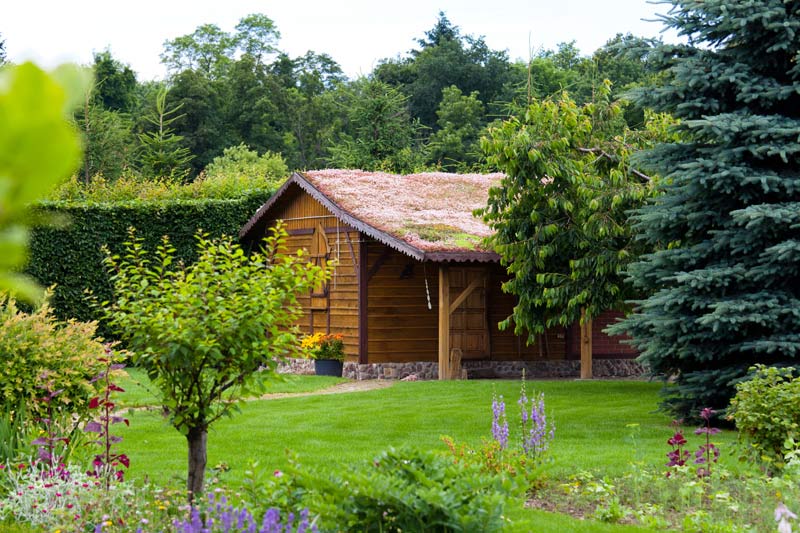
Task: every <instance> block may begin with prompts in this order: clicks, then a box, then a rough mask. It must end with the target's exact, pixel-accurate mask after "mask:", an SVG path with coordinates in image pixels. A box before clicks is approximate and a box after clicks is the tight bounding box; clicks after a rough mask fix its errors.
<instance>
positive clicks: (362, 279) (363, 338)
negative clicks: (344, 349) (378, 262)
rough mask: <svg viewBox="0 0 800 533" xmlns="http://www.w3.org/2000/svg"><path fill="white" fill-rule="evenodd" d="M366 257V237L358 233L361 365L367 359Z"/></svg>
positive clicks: (359, 352)
mask: <svg viewBox="0 0 800 533" xmlns="http://www.w3.org/2000/svg"><path fill="white" fill-rule="evenodd" d="M368 258H369V249H368V248H367V239H366V237H365V236H364V235H360V239H359V245H358V362H359V363H360V364H362V365H365V364H367V361H368V359H369V358H368V356H367V346H368V343H367V328H368V327H369V322H368V320H367V311H368V305H369V301H368V298H367V287H368V285H369V276H368V275H367V260H368Z"/></svg>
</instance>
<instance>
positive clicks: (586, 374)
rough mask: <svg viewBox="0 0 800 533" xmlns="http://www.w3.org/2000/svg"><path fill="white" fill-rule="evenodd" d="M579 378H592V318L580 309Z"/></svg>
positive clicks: (584, 310)
mask: <svg viewBox="0 0 800 533" xmlns="http://www.w3.org/2000/svg"><path fill="white" fill-rule="evenodd" d="M581 379H592V320H591V319H587V318H586V309H585V308H583V309H581Z"/></svg>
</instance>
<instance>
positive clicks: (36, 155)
mask: <svg viewBox="0 0 800 533" xmlns="http://www.w3.org/2000/svg"><path fill="white" fill-rule="evenodd" d="M84 85H85V80H84V75H83V72H82V71H80V70H78V69H75V68H73V67H61V68H59V69H57V70H56V71H54V72H53V74H52V75H48V74H46V73H45V72H43V71H42V70H40V69H39V68H37V67H36V66H34V65H33V64H32V63H25V64H23V65H20V66H18V67H12V68H4V69H2V70H0V124H2V125H3V127H2V128H0V184H2V186H0V250H2V253H1V254H0V291H6V292H8V291H12V292H16V293H17V294H18V295H19V297H20V298H23V299H26V300H35V299H37V298H39V297H40V296H41V294H40V289H39V288H38V287H37V285H36V283H35V282H34V281H33V280H32V279H31V278H30V277H28V276H25V275H23V274H20V273H18V272H19V270H20V268H21V267H22V266H23V265H24V264H25V261H26V258H27V251H28V242H29V239H30V236H29V230H28V223H29V222H30V221H29V220H27V217H28V212H27V210H28V205H29V204H30V203H31V202H33V201H35V200H37V199H38V198H41V197H42V196H44V195H46V194H47V193H48V192H49V191H50V190H51V189H52V188H53V187H55V186H56V185H57V184H58V182H59V181H60V180H63V179H64V178H66V177H67V176H68V175H69V173H70V172H71V171H72V170H74V169H75V167H76V166H77V163H78V159H79V157H80V145H79V139H78V136H77V134H76V133H75V130H74V128H73V127H72V126H71V125H70V124H68V123H67V121H66V120H65V117H66V114H67V113H68V112H69V111H71V109H72V108H73V106H74V105H75V104H76V103H77V101H76V98H79V95H81V94H83V91H82V89H83V87H84Z"/></svg>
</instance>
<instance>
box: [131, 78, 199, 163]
mask: <svg viewBox="0 0 800 533" xmlns="http://www.w3.org/2000/svg"><path fill="white" fill-rule="evenodd" d="M166 101H167V90H166V89H161V90H160V91H159V92H158V94H157V95H156V102H155V104H156V106H155V112H154V113H152V114H150V115H148V116H146V117H145V119H146V120H147V121H148V122H150V123H151V124H152V125H153V126H154V127H155V129H154V130H153V131H148V132H145V133H141V134H139V141H140V142H141V148H140V154H139V160H140V162H141V167H142V172H143V173H144V174H145V175H146V176H149V177H154V178H178V179H183V178H184V177H186V175H187V174H188V173H189V162H190V161H191V160H192V157H193V156H192V154H191V153H190V152H189V150H188V149H187V148H186V147H184V146H183V144H182V142H181V141H183V136H181V135H176V134H175V132H174V131H173V129H172V127H171V126H172V124H173V122H175V121H176V120H178V119H180V118H181V117H182V116H183V115H176V113H177V112H178V111H179V110H180V108H181V105H182V104H179V105H177V106H174V107H168V106H167V103H166Z"/></svg>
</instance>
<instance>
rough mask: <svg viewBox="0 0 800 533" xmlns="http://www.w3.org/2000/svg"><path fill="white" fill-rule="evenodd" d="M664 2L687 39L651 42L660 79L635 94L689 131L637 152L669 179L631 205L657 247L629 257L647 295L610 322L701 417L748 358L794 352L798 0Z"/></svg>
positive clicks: (776, 358) (797, 314)
mask: <svg viewBox="0 0 800 533" xmlns="http://www.w3.org/2000/svg"><path fill="white" fill-rule="evenodd" d="M671 4H672V8H671V10H670V11H669V13H668V14H667V15H665V16H664V17H663V19H664V21H665V22H666V24H667V25H668V26H669V27H671V28H674V29H675V30H677V31H678V32H679V34H681V35H683V36H685V37H686V38H687V40H688V43H687V44H679V45H670V44H660V45H658V46H656V47H655V48H654V49H653V50H652V51H651V52H650V53H651V55H650V56H649V58H651V59H653V60H654V61H656V62H658V63H659V64H660V66H661V67H662V68H663V69H665V71H666V72H665V75H666V77H665V78H664V79H665V80H666V81H665V83H663V84H662V85H661V86H658V87H650V88H647V89H646V90H642V91H640V92H639V93H638V95H637V99H638V101H639V103H641V104H643V105H646V106H650V107H652V108H654V109H656V110H657V111H665V112H669V113H672V114H673V115H674V116H675V117H676V118H678V119H680V120H681V124H680V126H679V130H680V132H681V133H682V136H681V138H682V139H684V141H683V142H673V143H666V144H662V145H659V146H657V147H656V148H655V149H653V150H651V151H650V152H649V153H647V154H646V155H645V157H646V158H647V160H648V166H649V167H652V168H655V169H656V170H658V171H659V173H660V174H661V175H662V176H665V177H666V178H667V179H665V180H664V181H663V195H661V196H660V197H659V198H658V199H657V200H656V201H655V202H653V203H652V204H650V205H648V206H646V207H644V208H642V209H641V210H640V211H639V213H638V214H637V216H636V218H635V220H636V228H637V230H638V231H639V232H640V233H641V235H642V238H643V239H644V240H645V242H646V243H647V244H648V245H650V246H653V247H654V249H655V250H656V251H655V252H654V253H652V254H649V255H647V256H645V257H644V258H643V259H642V260H641V261H640V262H638V263H635V264H633V265H631V267H630V269H629V273H630V276H631V278H632V280H633V281H634V283H635V286H636V287H638V289H640V290H641V291H643V294H646V295H647V298H646V299H644V300H642V301H639V302H637V304H638V306H637V311H636V312H635V314H633V315H631V316H630V317H629V318H628V319H627V320H626V321H625V322H624V323H623V324H622V327H620V328H617V329H616V331H617V332H619V331H621V330H625V331H627V332H628V333H629V334H631V335H632V336H633V338H634V341H635V344H636V346H637V347H638V348H639V349H640V350H641V351H642V360H643V361H644V362H646V363H647V364H649V365H650V367H651V369H652V370H653V371H654V372H655V373H657V374H660V375H661V376H663V377H664V379H665V380H666V379H669V380H670V384H669V385H667V386H666V387H665V403H664V405H665V407H667V408H668V409H669V410H671V411H672V412H674V413H676V414H678V415H681V416H696V415H697V413H698V412H699V410H700V409H701V408H703V407H713V408H717V409H719V408H725V407H726V406H727V405H728V400H729V399H730V397H731V396H732V394H733V392H734V390H733V385H734V384H735V383H736V382H737V381H739V380H741V379H742V378H743V377H744V376H745V375H746V374H747V372H748V368H749V367H750V366H751V365H753V364H754V363H764V364H768V365H783V364H794V363H795V362H796V359H797V356H798V355H800V158H798V155H799V153H800V142H799V139H798V137H799V136H800V1H798V0H751V1H748V2H731V1H730V0H703V1H700V0H671Z"/></svg>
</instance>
